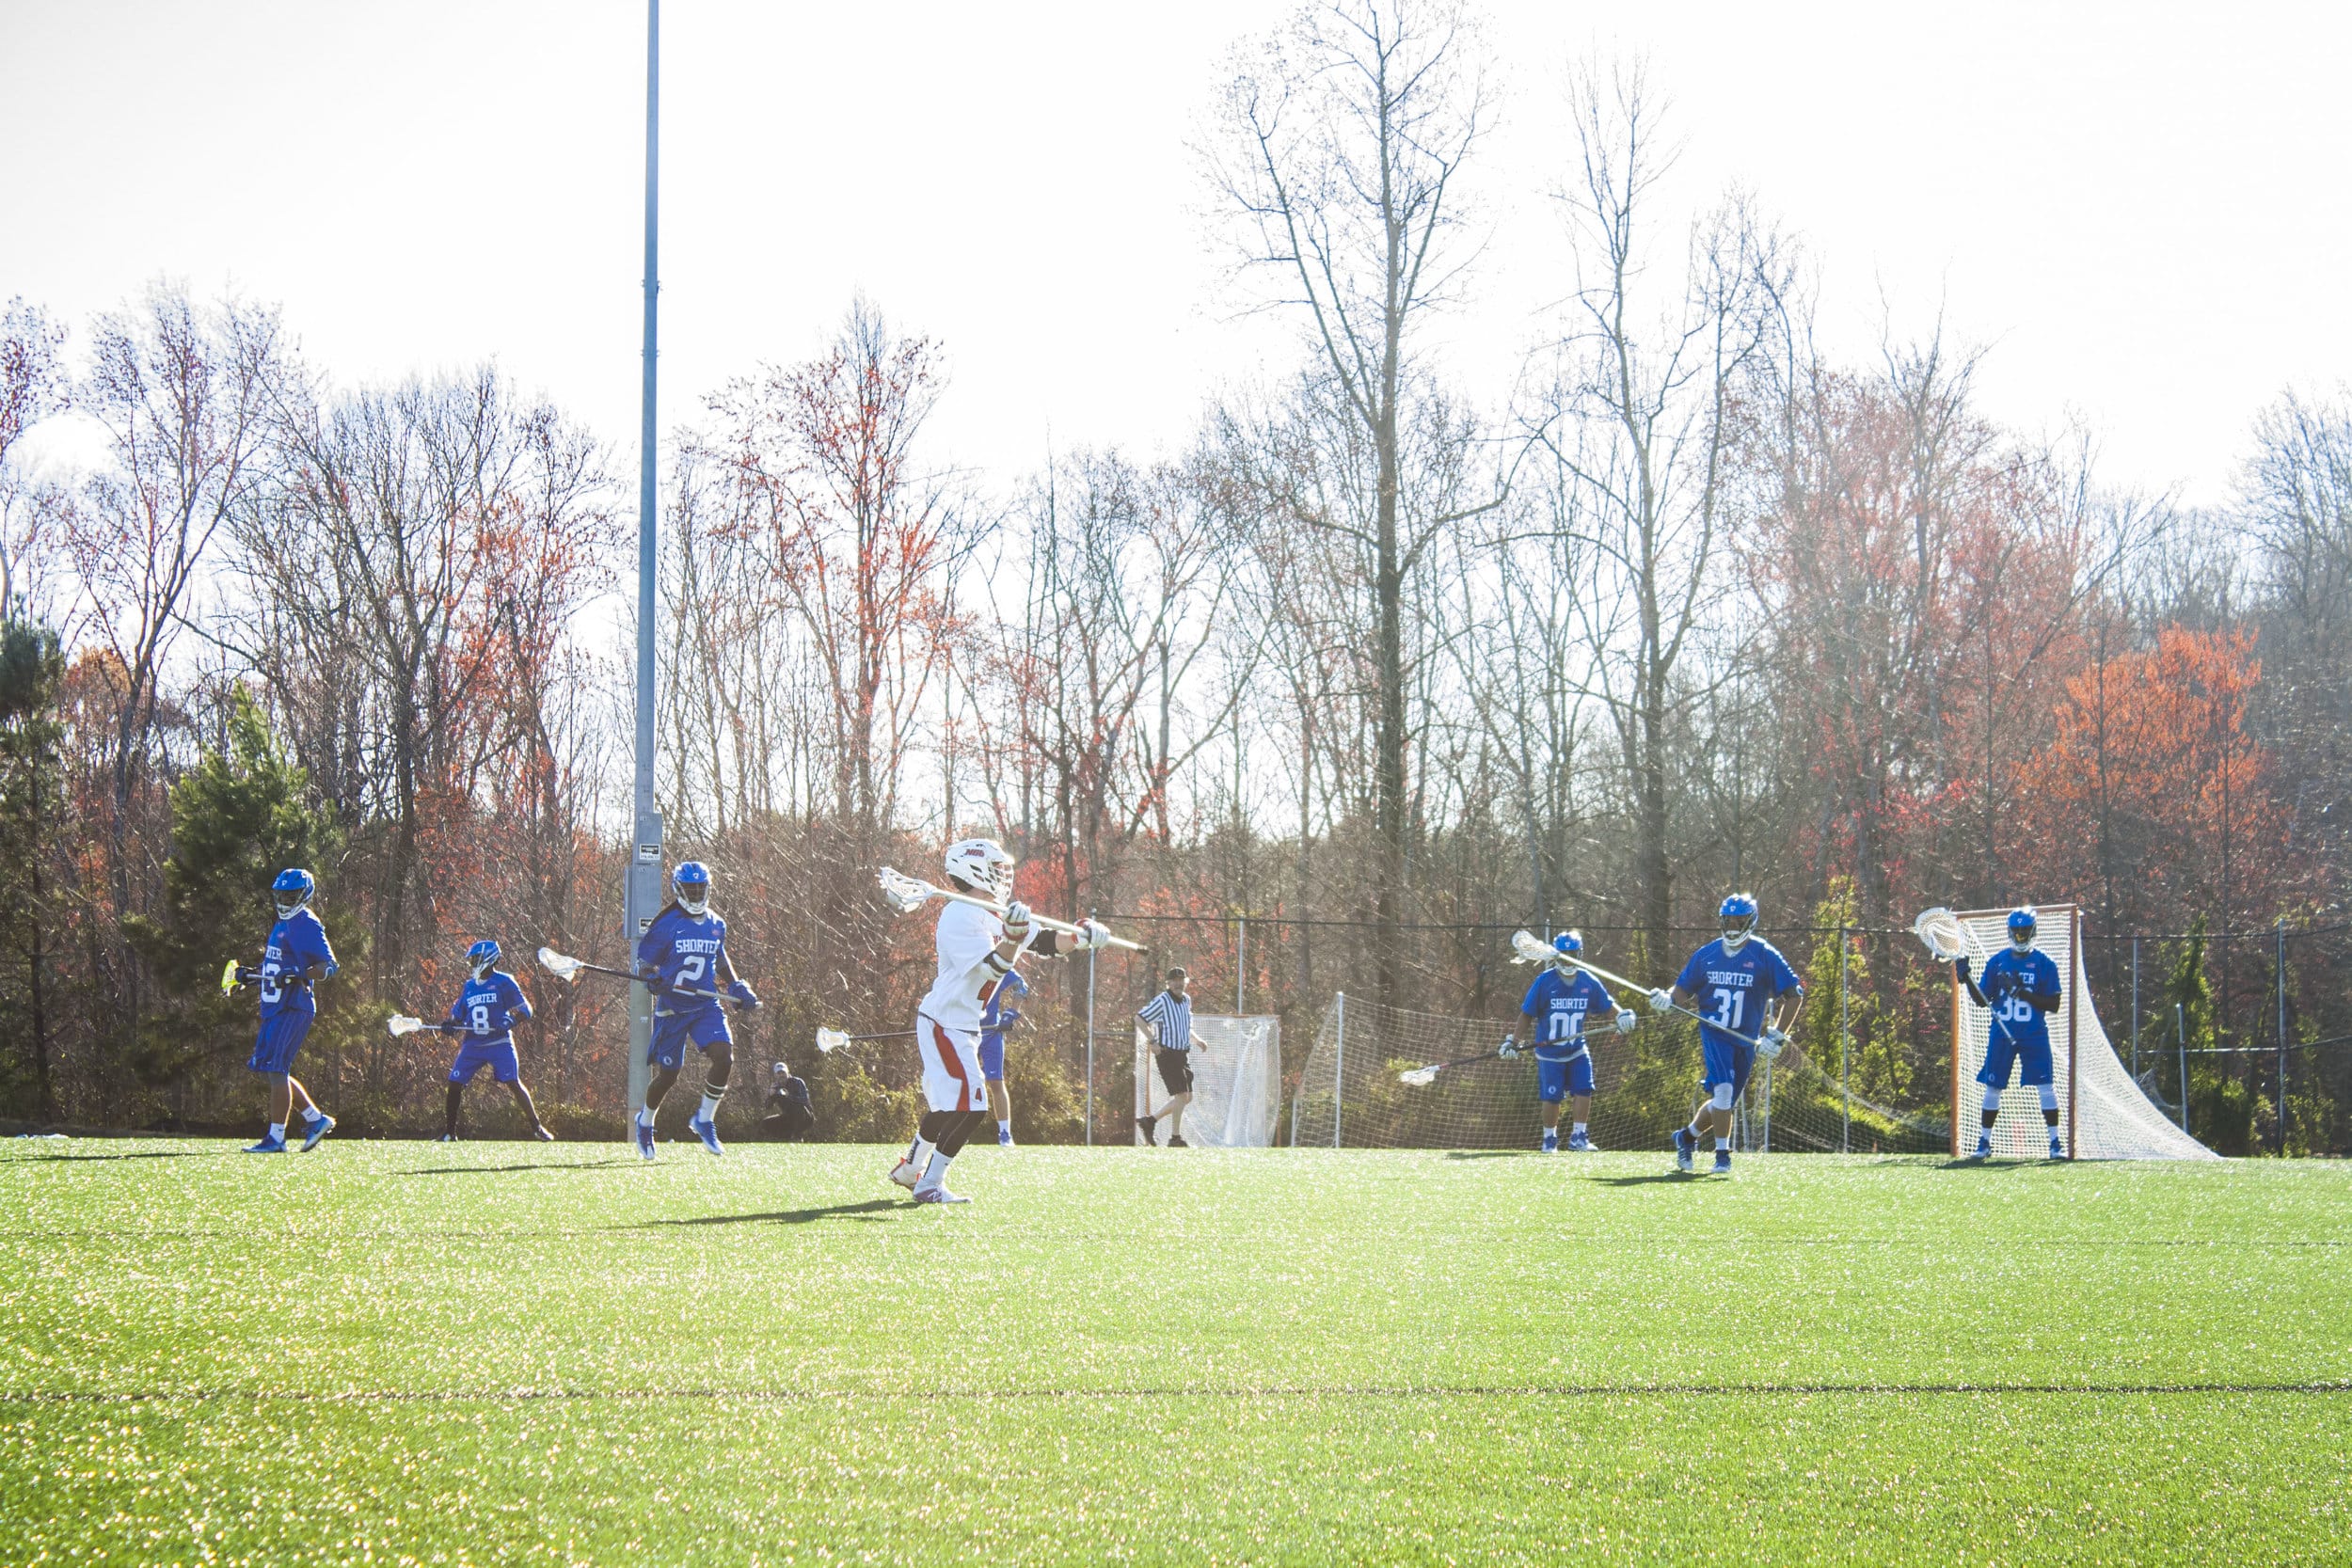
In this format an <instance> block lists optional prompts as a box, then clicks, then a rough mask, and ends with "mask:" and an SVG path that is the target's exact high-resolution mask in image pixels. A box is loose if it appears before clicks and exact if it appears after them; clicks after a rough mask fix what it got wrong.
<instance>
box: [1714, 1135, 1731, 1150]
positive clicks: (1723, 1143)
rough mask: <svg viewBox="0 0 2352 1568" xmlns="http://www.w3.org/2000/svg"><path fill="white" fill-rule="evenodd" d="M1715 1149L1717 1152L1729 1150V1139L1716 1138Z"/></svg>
mask: <svg viewBox="0 0 2352 1568" xmlns="http://www.w3.org/2000/svg"><path fill="white" fill-rule="evenodd" d="M1715 1148H1717V1149H1718V1150H1728V1149H1729V1148H1731V1140H1730V1139H1729V1138H1717V1139H1716V1140H1715Z"/></svg>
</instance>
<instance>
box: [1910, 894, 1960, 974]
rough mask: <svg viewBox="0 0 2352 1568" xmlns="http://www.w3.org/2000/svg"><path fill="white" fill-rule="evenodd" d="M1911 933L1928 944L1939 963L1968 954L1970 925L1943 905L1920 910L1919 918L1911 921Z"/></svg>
mask: <svg viewBox="0 0 2352 1568" xmlns="http://www.w3.org/2000/svg"><path fill="white" fill-rule="evenodd" d="M1911 934H1912V935H1913V936H1915V937H1917V938H1918V939H1919V941H1920V942H1922V943H1924V944H1925V945H1926V947H1927V950H1928V952H1929V953H1930V954H1931V955H1932V956H1933V957H1934V958H1935V961H1936V962H1937V963H1940V964H1947V963H1950V962H1951V961H1952V960H1953V959H1954V958H1965V957H1967V955H1968V927H1966V926H1965V925H1963V924H1962V922H1961V918H1960V916H1958V915H1956V914H1954V913H1953V912H1952V911H1949V910H1947V909H1945V908H1943V907H1942V906H1941V905H1938V906H1937V907H1936V908H1934V909H1931V910H1922V911H1919V918H1918V919H1916V920H1915V921H1913V922H1912V923H1911Z"/></svg>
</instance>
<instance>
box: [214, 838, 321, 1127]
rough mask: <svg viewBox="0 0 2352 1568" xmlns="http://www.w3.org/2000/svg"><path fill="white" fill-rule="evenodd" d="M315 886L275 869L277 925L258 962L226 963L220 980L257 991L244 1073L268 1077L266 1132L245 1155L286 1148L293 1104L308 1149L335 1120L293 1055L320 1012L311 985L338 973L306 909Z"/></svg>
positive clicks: (300, 875) (303, 875)
mask: <svg viewBox="0 0 2352 1568" xmlns="http://www.w3.org/2000/svg"><path fill="white" fill-rule="evenodd" d="M318 887H319V884H318V880H317V879H315V878H313V877H312V876H311V875H310V873H309V872H308V871H304V870H302V869H301V868H300V867H298V866H290V867H288V868H287V869H286V870H283V871H280V872H279V873H278V879H277V880H276V881H274V882H272V883H270V885H269V891H270V898H271V901H272V903H273V904H274V905H275V907H276V909H277V911H278V924H277V925H275V926H272V927H270V930H269V945H268V946H267V947H266V948H264V949H263V951H262V962H261V966H260V967H259V968H246V967H243V966H240V965H231V966H230V972H229V974H227V975H225V976H223V979H222V984H221V990H224V991H225V990H229V989H230V987H231V986H232V985H235V986H258V987H260V988H261V993H262V1027H261V1031H260V1033H259V1034H257V1035H256V1036H255V1037H254V1040H253V1055H252V1058H251V1059H250V1060H249V1061H247V1062H246V1064H245V1065H246V1070H247V1071H250V1072H258V1073H261V1074H262V1075H263V1076H265V1077H266V1078H268V1079H269V1081H270V1110H269V1132H267V1133H266V1134H265V1135H264V1136H263V1137H262V1141H261V1142H260V1143H257V1144H255V1145H253V1146H252V1147H251V1148H247V1149H246V1153H247V1154H283V1153H285V1152H286V1123H287V1122H288V1121H289V1120H291V1119H292V1118H293V1116H294V1106H295V1105H297V1104H299V1105H300V1106H301V1107H302V1118H303V1120H304V1122H305V1123H306V1124H307V1126H306V1129H305V1131H304V1132H303V1134H302V1148H303V1151H304V1152H305V1153H308V1152H309V1151H310V1150H311V1149H313V1148H318V1146H319V1140H320V1139H321V1138H324V1137H325V1136H326V1134H328V1133H329V1132H333V1131H335V1118H334V1117H330V1116H328V1115H327V1114H326V1112H325V1111H322V1110H320V1109H319V1108H318V1103H317V1101H313V1100H312V1099H311V1098H310V1090H308V1089H306V1088H304V1087H303V1086H302V1080H300V1079H299V1078H296V1077H295V1076H294V1053H296V1052H298V1051H300V1050H301V1049H302V1042H303V1041H304V1040H305V1039H308V1038H309V1037H310V1022H311V1021H312V1020H313V1019H315V1018H317V1017H318V1011H319V1006H318V999H317V997H316V996H315V995H314V994H313V991H312V988H313V987H314V986H315V985H316V984H317V983H318V982H319V981H321V980H324V979H326V978H327V976H329V975H331V974H334V973H335V949H334V948H333V947H331V946H329V945H328V944H327V941H326V927H324V926H322V925H320V924H319V917H318V916H317V915H316V914H314V913H312V912H311V911H310V898H311V895H314V894H316V893H317V892H318Z"/></svg>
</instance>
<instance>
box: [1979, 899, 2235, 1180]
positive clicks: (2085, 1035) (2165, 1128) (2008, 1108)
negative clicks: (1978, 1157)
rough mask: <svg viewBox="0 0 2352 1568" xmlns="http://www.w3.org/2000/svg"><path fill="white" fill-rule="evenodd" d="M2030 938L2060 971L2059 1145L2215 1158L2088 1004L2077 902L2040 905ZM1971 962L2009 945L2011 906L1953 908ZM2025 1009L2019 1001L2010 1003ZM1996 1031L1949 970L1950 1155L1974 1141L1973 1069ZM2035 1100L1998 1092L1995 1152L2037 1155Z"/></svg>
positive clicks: (2053, 1038)
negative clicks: (2148, 1085)
mask: <svg viewBox="0 0 2352 1568" xmlns="http://www.w3.org/2000/svg"><path fill="white" fill-rule="evenodd" d="M2037 912H2038V914H2039V915H2040V923H2039V925H2038V927H2037V928H2036V931H2035V936H2034V945H2035V946H2036V947H2038V948H2040V949H2041V950H2042V952H2044V953H2046V954H2048V955H2049V956H2050V960H2051V961H2052V962H2053V963H2055V964H2057V965H2058V974H2059V975H2060V976H2061V977H2062V985H2063V989H2064V992H2065V994H2064V996H2063V997H2062V998H2061V999H2060V1000H2059V1002H2058V1009H2057V1010H2056V1011H2055V1012H2053V1013H2051V1014H2050V1015H2049V1026H2050V1057H2051V1061H2052V1063H2053V1065H2054V1066H2055V1068H2056V1069H2057V1074H2056V1075H2057V1079H2058V1085H2057V1087H2058V1107H2059V1112H2060V1116H2061V1118H2062V1119H2063V1121H2064V1123H2065V1126H2066V1147H2067V1148H2068V1150H2069V1151H2070V1152H2071V1153H2072V1154H2073V1156H2074V1158H2075V1159H2078V1160H2214V1159H2218V1158H2219V1156H2218V1155H2217V1154H2215V1153H2214V1152H2213V1150H2211V1149H2209V1148H2206V1147H2205V1146H2204V1145H2203V1144H2201V1143H2199V1142H2198V1141H2197V1140H2196V1139H2194V1138H2192V1137H2190V1136H2189V1135H2188V1134H2187V1133H2185V1132H2182V1131H2181V1130H2180V1129H2179V1128H2178V1127H2176V1126H2174V1125H2173V1124H2172V1123H2171V1122H2170V1121H2169V1120H2167V1119H2166V1118H2165V1116H2164V1113H2163V1112H2161V1111H2159V1110H2158V1109H2157V1108H2156V1107H2155V1106H2154V1105H2153V1103H2151V1102H2150V1101H2149V1099H2148V1096H2147V1094H2146V1093H2145V1092H2143V1091H2142V1090H2141V1088H2140V1086H2139V1085H2137V1084H2135V1083H2133V1082H2132V1075H2131V1073H2130V1071H2129V1070H2128V1069H2125V1067H2124V1066H2123V1063H2122V1058H2120V1057H2119V1056H2117V1055H2116V1053H2115V1047H2114V1045H2113V1044H2112V1043H2111V1042H2110V1041H2109V1040H2108V1038H2107V1033H2106V1029H2105V1028H2104V1027H2102V1026H2101V1024H2100V1022H2099V1012H2098V1009H2097V1008H2096V1007H2095V1006H2092V1004H2091V997H2090V975H2089V974H2086V973H2085V972H2084V969H2083V961H2082V927H2083V916H2082V908H2081V906H2080V905H2076V904H2043V905H2041V906H2039V907H2038V910H2037ZM1959 918H1960V922H1961V925H1962V927H1963V928H1964V930H1965V932H1966V945H1967V949H1968V957H1969V960H1970V962H1971V963H1972V964H1973V965H1974V966H1975V967H1976V969H1978V970H1979V971H1981V970H1982V969H1983V967H1984V961H1985V960H1986V959H1987V958H1991V957H1992V956H1993V955H1994V954H1995V953H1998V952H2000V951H2002V950H2003V949H2004V948H2006V947H2007V946H2008V945H2009V924H2008V923H2009V911H2007V910H2005V909H2004V910H1966V911H1961V913H1960V917H1959ZM2015 1005H2016V1006H2023V1004H2015ZM1992 1034H1993V1014H1992V1012H1991V1011H1990V1010H1988V1009H1986V1008H1983V1007H1979V1006H1975V1005H1974V1004H1973V1003H1971V1002H1970V1001H1969V1000H1968V996H1967V993H1966V991H1964V990H1962V988H1961V984H1960V977H1959V976H1958V975H1957V974H1954V975H1953V977H1952V1154H1953V1156H1954V1157H1955V1158H1958V1157H1959V1156H1960V1155H1962V1154H1963V1153H1966V1152H1968V1151H1970V1150H1972V1149H1974V1148H1976V1146H1977V1131H1978V1128H1977V1117H1976V1111H1977V1108H1978V1107H1979V1105H1981V1104H1982V1103H1983V1096H1982V1094H1981V1093H1980V1092H1979V1089H1978V1087H1977V1073H1978V1072H1979V1069H1982V1068H1983V1066H1984V1055H1985V1051H1986V1049H1987V1046H1988V1043H1989V1042H1990V1040H1991V1038H1992ZM2041 1113H2042V1102H2041V1100H2040V1098H2039V1095H2038V1092H2037V1091H2036V1090H2033V1089H2029V1088H2025V1087H2022V1086H2020V1085H2010V1087H2009V1088H2008V1089H2007V1090H2005V1091H2004V1092H2003V1093H2002V1095H2001V1117H2000V1120H1999V1121H1998V1122H1996V1123H1995V1124H1994V1129H1993V1152H1994V1156H1995V1157H1996V1158H2000V1159H2009V1160H2038V1159H2040V1158H2042V1153H2043V1149H2042V1114H2041Z"/></svg>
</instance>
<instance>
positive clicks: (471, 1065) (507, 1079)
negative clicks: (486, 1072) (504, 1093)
mask: <svg viewBox="0 0 2352 1568" xmlns="http://www.w3.org/2000/svg"><path fill="white" fill-rule="evenodd" d="M485 1067H486V1068H488V1069H490V1077H491V1078H492V1080H493V1081H495V1082H497V1083H501V1084H515V1083H520V1082H521V1081H522V1076H523V1068H522V1062H521V1061H520V1060H519V1059H518V1058H517V1057H516V1054H515V1042H514V1041H513V1040H511V1039H510V1040H485V1041H475V1040H468V1041H467V1042H466V1043H465V1044H463V1045H461V1046H459V1047H458V1048H457V1060H456V1061H454V1062H453V1063H451V1064H450V1069H449V1081H450V1082H451V1083H453V1084H470V1083H472V1082H473V1075H474V1074H475V1073H477V1072H480V1071H481V1070H482V1069H484V1068H485Z"/></svg>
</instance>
